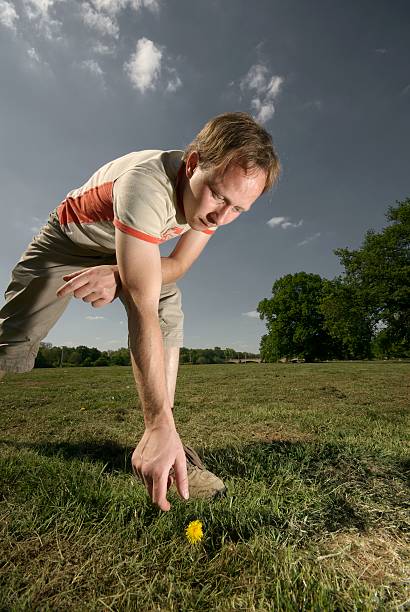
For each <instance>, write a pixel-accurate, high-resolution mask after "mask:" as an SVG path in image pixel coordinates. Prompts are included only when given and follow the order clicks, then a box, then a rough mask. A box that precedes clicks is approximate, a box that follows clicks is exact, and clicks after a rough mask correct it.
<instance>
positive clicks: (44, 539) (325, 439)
mask: <svg viewBox="0 0 410 612" xmlns="http://www.w3.org/2000/svg"><path fill="white" fill-rule="evenodd" d="M409 374H410V364H409V363H397V362H396V363H392V362H384V363H377V362H368V363H367V362H362V363H329V364H299V365H283V364H278V365H276V364H246V365H244V364H240V365H225V366H224V365H222V366H197V367H195V366H193V367H192V366H183V367H181V369H180V375H179V385H178V392H177V398H176V407H175V414H176V420H177V426H178V430H179V432H180V434H181V437H182V439H183V440H185V441H186V442H188V443H191V444H192V445H194V446H195V447H196V448H197V449H198V450H199V451H200V454H202V456H203V457H204V459H205V462H206V463H207V465H208V467H209V468H210V469H212V470H214V471H215V472H217V473H218V474H219V475H220V476H221V477H223V478H224V480H225V482H226V484H227V485H228V490H229V495H228V496H227V497H226V498H223V499H220V500H217V501H215V502H212V503H208V502H201V501H190V502H188V503H186V502H183V501H182V500H179V499H178V497H177V496H175V495H172V494H171V503H172V509H171V511H170V512H169V513H161V512H160V511H159V510H157V509H156V508H155V507H153V506H152V505H151V504H150V503H149V501H148V498H147V496H146V494H145V490H144V489H143V487H142V486H141V485H140V484H139V483H137V482H136V481H134V479H133V477H132V475H131V471H130V463H129V458H130V454H131V452H132V449H133V447H134V446H135V444H136V442H137V440H138V439H139V437H140V436H141V434H142V431H143V421H142V417H141V411H140V409H139V408H136V404H137V402H136V398H135V391H134V384H133V379H132V374H131V371H130V369H129V368H90V369H77V368H73V369H63V370H35V371H33V372H31V373H29V374H25V375H15V376H9V377H7V378H6V379H5V380H4V381H3V382H2V383H0V398H1V414H2V431H1V433H0V466H1V467H0V470H1V471H0V474H1V481H0V483H1V490H0V493H1V498H0V499H1V502H0V513H1V538H0V548H1V559H2V560H3V561H2V563H1V566H0V609H1V610H13V611H20V610H81V611H82V610H143V611H151V610H152V611H154V610H170V611H180V610H183V611H188V610H221V611H224V612H225V611H227V610H247V611H248V610H258V611H259V610H260V611H262V610H263V611H266V610H278V611H279V610H280V611H282V610H283V611H293V610H295V611H298V610H318V611H319V610H320V611H321V610H334V611H336V610H337V611H338V610H352V611H359V610H363V611H370V610H372V611H373V610H380V611H384V610H406V609H409V606H410V601H409V599H410V592H409V574H410V572H409V548H410V547H409V540H410V538H409V529H408V528H409V521H408V518H409V513H408V510H409V504H408V499H409V496H408V481H406V477H407V478H408V474H409V464H410V462H409V455H408V450H409V443H408V432H409V427H408V414H409V404H410V401H409V397H410V393H409V390H410V376H409ZM193 519H200V520H201V521H202V522H203V524H204V533H205V537H204V539H203V541H202V542H201V543H200V544H199V545H196V546H192V545H190V544H189V542H188V541H187V540H186V538H185V536H184V529H185V527H186V526H187V524H188V523H189V522H190V521H191V520H193Z"/></svg>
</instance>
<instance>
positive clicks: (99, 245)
mask: <svg viewBox="0 0 410 612" xmlns="http://www.w3.org/2000/svg"><path fill="white" fill-rule="evenodd" d="M182 155H183V151H138V152H135V153H129V154H128V155H124V156H123V157H120V158H118V159H115V160H114V161H111V162H109V163H108V164H105V165H104V166H102V168H100V169H99V170H97V171H96V172H95V173H94V174H93V175H92V176H91V178H90V179H89V180H88V181H87V182H86V183H84V185H83V186H82V187H79V188H78V189H74V190H73V191H70V192H69V193H68V194H67V196H66V198H65V199H64V200H63V201H62V202H61V204H60V205H59V206H58V207H57V214H58V219H59V222H60V226H61V229H62V231H63V232H64V233H65V234H66V235H67V236H68V237H69V238H70V239H71V240H72V241H73V242H74V243H76V244H78V245H80V246H83V247H88V248H92V249H94V250H98V251H101V252H104V253H115V227H116V228H117V229H119V230H121V231H122V232H125V233H126V234H130V235H131V236H134V237H135V238H138V239H140V240H145V241H147V242H152V243H154V244H160V243H162V242H165V241H166V240H169V239H170V238H174V237H175V236H180V235H181V234H184V233H185V232H187V231H188V230H189V229H190V227H189V225H188V224H187V222H186V219H185V216H184V211H183V205H182V202H180V201H177V189H176V185H177V180H178V172H179V170H180V169H181V167H182ZM205 233H207V234H212V233H213V230H205Z"/></svg>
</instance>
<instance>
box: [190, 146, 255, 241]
mask: <svg viewBox="0 0 410 612" xmlns="http://www.w3.org/2000/svg"><path fill="white" fill-rule="evenodd" d="M265 181H266V174H265V172H264V171H263V170H262V169H256V170H252V171H250V172H249V173H246V172H245V170H243V168H241V167H240V166H238V165H230V166H228V168H227V169H226V171H225V173H224V174H221V173H220V172H219V173H218V171H216V170H215V169H212V168H209V169H207V170H202V168H201V167H200V166H199V165H198V155H197V153H195V152H193V153H191V155H190V156H189V157H188V159H187V161H186V179H185V186H184V191H183V201H184V212H185V217H186V220H187V223H188V224H189V225H190V226H191V227H192V229H195V230H198V231H203V230H205V229H209V228H213V227H217V226H218V225H226V224H227V223H231V222H232V221H234V220H235V219H237V218H238V217H239V215H240V214H241V213H243V212H247V211H248V210H249V209H250V208H251V206H252V204H253V203H254V202H255V200H256V199H257V198H258V197H259V196H260V195H261V193H262V192H263V189H264V187H265Z"/></svg>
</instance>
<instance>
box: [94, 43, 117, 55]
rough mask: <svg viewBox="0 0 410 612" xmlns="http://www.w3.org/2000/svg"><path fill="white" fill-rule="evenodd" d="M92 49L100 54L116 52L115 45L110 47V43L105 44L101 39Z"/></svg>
mask: <svg viewBox="0 0 410 612" xmlns="http://www.w3.org/2000/svg"><path fill="white" fill-rule="evenodd" d="M92 50H93V51H94V53H98V54H99V55H110V54H111V53H114V52H115V48H114V47H109V46H108V45H104V44H103V43H101V42H99V41H98V42H96V43H95V45H94V46H93V48H92Z"/></svg>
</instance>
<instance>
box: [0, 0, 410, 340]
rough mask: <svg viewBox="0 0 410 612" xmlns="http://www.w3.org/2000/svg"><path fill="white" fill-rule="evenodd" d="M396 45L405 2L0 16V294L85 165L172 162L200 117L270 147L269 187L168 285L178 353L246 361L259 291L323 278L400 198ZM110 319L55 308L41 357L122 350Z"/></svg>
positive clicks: (296, 2) (172, 5)
mask: <svg viewBox="0 0 410 612" xmlns="http://www.w3.org/2000/svg"><path fill="white" fill-rule="evenodd" d="M409 31H410V3H409V2H408V0H395V1H394V2H391V1H389V0H361V1H360V2H357V1H354V0H344V1H343V2H342V1H340V0H310V1H309V2H307V1H306V0H278V1H275V0H253V2H249V0H223V1H222V0H220V1H219V2H218V1H217V0H208V1H207V2H192V0H191V1H190V2H188V1H186V0H94V1H86V0H78V1H75V0H20V1H16V2H13V1H11V0H0V57H1V63H0V183H1V186H2V197H1V202H0V206H1V212H2V219H3V221H2V223H1V225H0V245H1V246H0V289H1V291H2V292H4V291H5V289H6V287H7V284H8V282H9V278H10V273H11V269H12V268H13V266H14V264H15V263H16V261H17V260H18V259H19V257H20V255H21V253H22V252H23V251H24V249H25V248H26V246H27V244H28V243H29V242H30V240H31V238H32V236H33V235H34V234H35V233H37V231H38V229H39V228H40V227H41V225H42V224H43V223H44V222H45V221H46V219H47V216H48V214H49V212H50V211H51V210H52V209H54V208H55V207H56V206H57V205H58V203H59V202H60V201H61V200H62V199H63V198H64V196H65V195H66V193H67V192H68V191H70V190H71V189H74V188H76V187H79V186H81V185H82V184H83V183H84V182H85V181H86V180H87V179H88V178H89V176H91V174H92V173H93V172H94V171H95V170H96V169H97V168H99V167H100V166H101V165H103V164H104V163H106V162H108V161H110V160H112V159H115V158H116V157H120V156H121V155H124V154H126V153H129V152H130V151H138V150H141V149H164V150H168V149H183V148H184V147H185V146H186V145H187V144H188V143H189V142H190V141H191V140H192V139H193V137H194V136H195V134H196V133H197V132H198V131H199V130H200V129H201V128H202V126H203V125H204V123H205V122H206V121H207V120H208V119H209V118H211V117H213V116H215V115H217V114H220V113H223V112H228V111H246V112H249V113H251V114H252V115H253V116H255V118H256V119H257V120H258V121H260V122H261V123H262V124H263V125H264V126H265V128H266V129H267V130H268V131H269V132H270V133H271V134H272V136H273V140H274V143H275V148H276V149H277V151H278V154H279V157H280V159H281V163H282V167H283V171H282V174H281V178H280V181H279V183H278V184H277V185H276V186H275V187H274V189H273V190H272V191H271V192H269V193H268V194H265V195H264V196H262V197H261V198H260V199H259V200H258V201H257V202H256V203H255V205H254V206H253V207H252V210H251V212H250V213H248V214H246V215H242V216H241V217H239V219H238V220H236V221H235V222H233V223H232V224H230V225H227V226H226V227H223V228H220V229H219V230H218V231H217V233H216V235H215V236H214V237H212V239H211V240H210V241H209V243H208V245H207V247H206V249H205V251H204V253H203V254H202V255H201V257H200V259H199V260H198V261H197V262H196V263H195V264H194V265H193V267H192V268H191V270H190V271H189V272H188V273H187V275H186V276H185V277H184V278H183V279H182V280H181V281H180V282H179V286H180V287H181V289H182V292H183V307H184V312H185V346H188V347H197V348H199V347H203V348H205V347H214V346H221V347H227V346H229V347H233V348H235V349H236V350H238V351H252V352H257V351H258V348H259V342H260V338H261V336H262V334H263V333H264V332H265V325H264V323H263V322H262V321H260V320H259V318H258V316H257V314H256V307H257V305H258V302H259V301H260V300H261V299H263V298H265V297H269V296H270V295H271V290H272V285H273V283H274V282H275V280H277V279H278V278H280V277H281V276H283V275H285V274H292V273H296V272H299V271H302V270H304V271H305V272H312V273H316V274H320V275H321V276H323V277H326V278H333V277H334V276H336V275H338V274H340V273H341V271H342V269H341V267H340V265H339V261H338V258H337V257H336V256H335V255H334V253H333V250H334V249H336V248H340V247H348V248H357V247H359V246H360V244H361V242H362V239H363V236H364V233H365V232H366V231H367V230H368V229H370V228H373V229H375V230H376V231H379V230H380V229H381V228H382V227H383V226H384V225H385V224H386V220H385V216H384V215H385V213H386V211H387V208H388V206H390V205H394V204H395V202H396V201H397V200H403V199H404V198H406V197H409V196H410V186H409V170H410V154H409V142H410V113H409V111H410V36H409V35H408V33H409ZM173 246H174V244H173V241H171V242H170V243H168V244H167V245H164V247H163V255H167V254H168V253H169V252H170V249H172V248H173ZM117 302H118V300H117V301H116V302H114V303H113V304H111V305H109V306H106V307H104V308H102V309H98V310H97V309H93V308H91V306H89V305H87V304H84V303H83V302H81V301H78V300H72V302H71V304H70V306H69V307H68V309H67V311H66V312H65V314H64V315H63V317H62V318H61V319H60V321H59V322H58V323H57V324H56V326H55V327H54V328H53V329H52V330H51V331H50V333H49V335H48V336H47V341H49V342H52V343H53V344H57V345H62V344H65V345H69V346H76V345H78V344H86V345H88V346H96V347H98V348H100V349H101V350H102V349H105V350H107V349H116V348H118V347H120V346H126V344H127V322H126V317H125V313H124V311H123V307H122V305H121V303H117Z"/></svg>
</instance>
